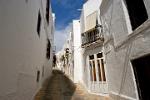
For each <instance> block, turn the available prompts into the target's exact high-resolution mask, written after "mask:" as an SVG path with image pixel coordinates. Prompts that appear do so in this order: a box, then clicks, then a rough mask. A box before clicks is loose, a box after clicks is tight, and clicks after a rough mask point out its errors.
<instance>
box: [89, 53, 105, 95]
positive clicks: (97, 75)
mask: <svg viewBox="0 0 150 100" xmlns="http://www.w3.org/2000/svg"><path fill="white" fill-rule="evenodd" d="M89 73H90V79H89V80H90V90H91V91H92V92H96V93H106V92H107V83H106V75H105V65H104V57H103V53H98V54H94V55H90V56H89Z"/></svg>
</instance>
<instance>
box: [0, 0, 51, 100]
mask: <svg viewBox="0 0 150 100" xmlns="http://www.w3.org/2000/svg"><path fill="white" fill-rule="evenodd" d="M39 11H40V13H41V18H42V20H41V31H40V37H39V36H38V34H37V31H36V30H37V21H38V12H39ZM45 13H46V0H42V1H41V0H1V1H0V80H1V81H0V100H32V99H33V97H34V95H35V93H36V92H37V90H38V89H39V88H40V86H41V84H42V82H43V81H44V79H46V78H47V77H48V76H50V75H51V61H52V59H50V60H47V58H46V52H47V38H49V37H48V34H50V32H51V31H50V30H51V28H49V26H47V27H45V25H47V24H46V23H45V22H46V19H45ZM50 14H51V10H50ZM51 20H52V19H51V17H50V21H51ZM50 24H52V25H53V23H50ZM50 26H51V25H50ZM48 28H49V29H48ZM46 29H48V31H46ZM49 36H50V35H49ZM52 41H53V40H52ZM51 45H52V46H53V44H51ZM51 58H52V50H51ZM42 67H44V70H45V71H44V76H43V77H42V69H43V68H42ZM38 70H39V71H40V81H39V82H36V79H37V71H38Z"/></svg>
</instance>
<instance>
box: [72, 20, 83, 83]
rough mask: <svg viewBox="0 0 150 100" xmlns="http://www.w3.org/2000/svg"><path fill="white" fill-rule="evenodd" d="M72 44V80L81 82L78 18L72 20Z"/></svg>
mask: <svg viewBox="0 0 150 100" xmlns="http://www.w3.org/2000/svg"><path fill="white" fill-rule="evenodd" d="M73 40H74V41H73V44H74V82H75V83H77V82H83V71H82V67H83V66H82V56H81V33H80V22H79V20H73Z"/></svg>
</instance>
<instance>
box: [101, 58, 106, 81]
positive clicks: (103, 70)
mask: <svg viewBox="0 0 150 100" xmlns="http://www.w3.org/2000/svg"><path fill="white" fill-rule="evenodd" d="M101 63H102V67H101V68H102V72H103V73H102V74H103V76H102V77H103V81H106V76H105V69H104V60H103V59H101Z"/></svg>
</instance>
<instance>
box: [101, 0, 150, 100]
mask: <svg viewBox="0 0 150 100" xmlns="http://www.w3.org/2000/svg"><path fill="white" fill-rule="evenodd" d="M100 14H101V17H100V19H101V22H102V27H103V32H104V39H105V41H104V51H105V53H104V54H105V63H106V69H107V70H106V71H107V82H108V91H109V94H110V97H111V98H112V99H113V100H150V95H149V94H150V92H149V90H150V85H149V84H150V34H149V33H150V0H132V1H131V0H102V3H101V7H100Z"/></svg>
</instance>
